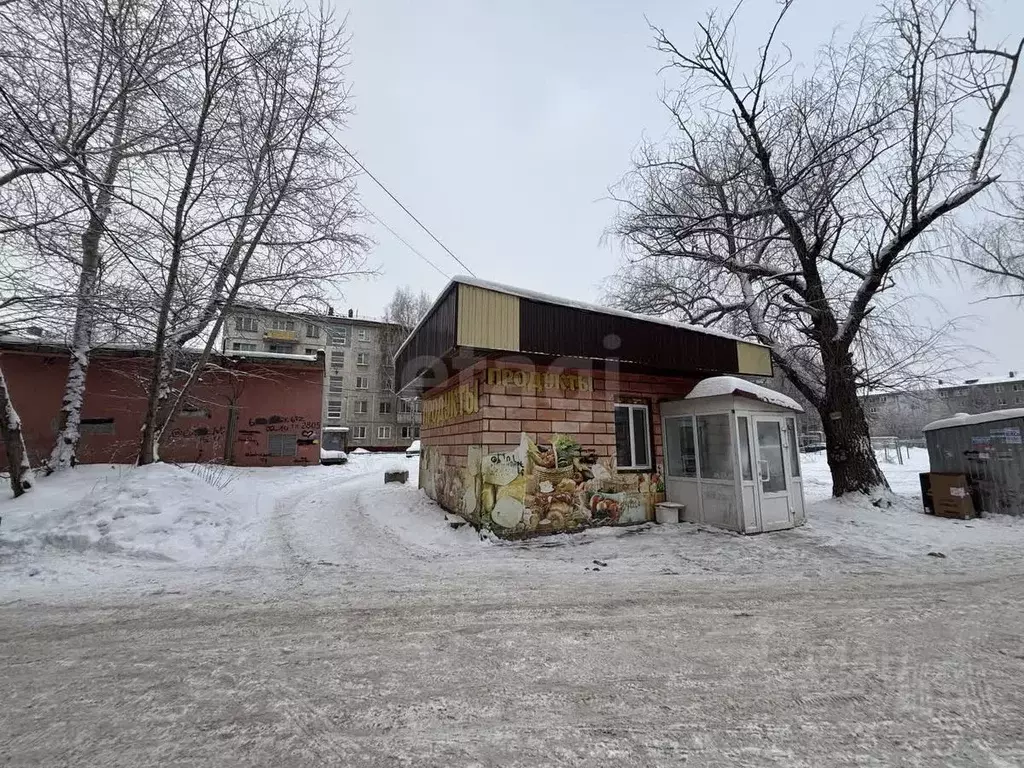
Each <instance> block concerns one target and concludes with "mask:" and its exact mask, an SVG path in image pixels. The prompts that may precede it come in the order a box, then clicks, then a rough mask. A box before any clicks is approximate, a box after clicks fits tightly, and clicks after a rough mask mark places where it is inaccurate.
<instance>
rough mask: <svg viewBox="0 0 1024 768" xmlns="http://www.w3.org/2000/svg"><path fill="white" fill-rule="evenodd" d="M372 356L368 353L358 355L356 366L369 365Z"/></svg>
mask: <svg viewBox="0 0 1024 768" xmlns="http://www.w3.org/2000/svg"><path fill="white" fill-rule="evenodd" d="M369 364H370V354H369V353H368V352H360V353H359V354H357V355H356V365H369Z"/></svg>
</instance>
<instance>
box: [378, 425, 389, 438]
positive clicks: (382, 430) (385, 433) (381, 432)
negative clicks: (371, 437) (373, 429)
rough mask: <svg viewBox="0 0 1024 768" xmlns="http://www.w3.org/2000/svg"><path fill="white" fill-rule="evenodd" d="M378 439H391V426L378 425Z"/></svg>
mask: <svg viewBox="0 0 1024 768" xmlns="http://www.w3.org/2000/svg"><path fill="white" fill-rule="evenodd" d="M377 439H378V440H390V439H391V427H377Z"/></svg>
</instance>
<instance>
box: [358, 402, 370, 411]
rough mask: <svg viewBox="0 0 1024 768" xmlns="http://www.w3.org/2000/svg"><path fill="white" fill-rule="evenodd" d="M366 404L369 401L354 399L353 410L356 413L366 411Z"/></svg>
mask: <svg viewBox="0 0 1024 768" xmlns="http://www.w3.org/2000/svg"><path fill="white" fill-rule="evenodd" d="M368 405H369V402H368V401H366V400H356V407H355V412H356V413H366V412H367V406H368Z"/></svg>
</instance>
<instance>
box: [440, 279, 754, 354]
mask: <svg viewBox="0 0 1024 768" xmlns="http://www.w3.org/2000/svg"><path fill="white" fill-rule="evenodd" d="M452 283H464V284H465V285H472V286H475V287H477V288H484V289H486V290H489V291H498V292H499V293H507V294H509V295H511V296H518V297H519V298H521V299H532V300H533V301H543V302H545V303H547V304H557V305H558V306H561V307H572V308H573V309H583V310H586V311H587V312H600V313H601V314H602V315H616V316H617V317H629V318H632V319H633V320H643V321H644V322H647V323H660V324H661V325H668V326H671V327H673V328H682V329H683V330H687V331H696V332H697V333H706V334H708V335H710V336H720V337H721V338H723V339H732V340H734V341H743V342H746V343H747V344H755V345H758V344H757V342H756V341H751V340H750V339H744V338H742V337H741V336H733V335H732V334H731V333H726V332H725V331H719V330H717V329H715V328H706V327H705V326H703V325H691V324H690V323H682V322H679V321H678V320H669V319H667V318H664V317H655V316H654V315H641V314H639V313H637V312H628V311H627V310H624V309H616V308H614V307H608V306H603V305H600V304H590V303H588V302H585V301H577V300H576V299H565V298H562V297H560V296H552V295H550V294H547V293H539V292H537V291H530V290H526V289H524V288H516V287H514V286H511V285H503V284H501V283H492V282H491V281H490V280H480V279H478V278H476V277H466V276H464V275H456V276H455V277H453V278H452ZM450 284H451V283H449V285H450ZM445 290H447V288H446V289H445ZM758 346H761V345H758Z"/></svg>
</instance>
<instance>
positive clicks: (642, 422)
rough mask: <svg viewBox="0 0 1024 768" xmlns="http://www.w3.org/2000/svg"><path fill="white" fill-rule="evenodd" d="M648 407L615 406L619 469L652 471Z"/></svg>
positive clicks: (616, 461)
mask: <svg viewBox="0 0 1024 768" xmlns="http://www.w3.org/2000/svg"><path fill="white" fill-rule="evenodd" d="M647 423H648V411H647V406H646V405H632V404H629V405H626V404H616V405H615V464H616V466H617V467H618V469H650V468H651V440H650V434H649V432H648V429H647Z"/></svg>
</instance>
